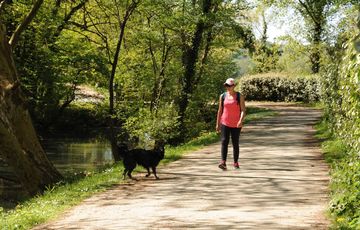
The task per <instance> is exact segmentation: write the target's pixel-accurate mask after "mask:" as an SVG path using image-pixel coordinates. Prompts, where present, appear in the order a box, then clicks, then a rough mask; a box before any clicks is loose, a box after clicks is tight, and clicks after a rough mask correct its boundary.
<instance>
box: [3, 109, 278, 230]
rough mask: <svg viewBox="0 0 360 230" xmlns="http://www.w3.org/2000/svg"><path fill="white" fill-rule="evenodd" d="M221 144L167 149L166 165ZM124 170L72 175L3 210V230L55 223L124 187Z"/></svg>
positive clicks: (203, 141) (252, 113) (208, 139)
mask: <svg viewBox="0 0 360 230" xmlns="http://www.w3.org/2000/svg"><path fill="white" fill-rule="evenodd" d="M273 115H276V113H275V112H273V111H271V110H266V109H260V108H251V107H250V108H249V109H248V116H247V118H246V123H247V122H249V121H253V120H257V119H262V118H264V117H268V116H273ZM217 141H219V136H218V134H217V133H216V132H208V133H204V134H203V135H201V136H200V137H198V138H196V139H194V140H192V141H190V142H188V143H186V144H184V145H181V146H178V147H169V148H166V157H165V159H164V160H163V161H162V164H167V163H170V162H172V161H175V160H178V159H180V158H181V156H182V155H184V154H185V153H186V152H189V151H194V150H197V149H200V148H202V147H203V146H206V145H209V144H212V143H215V142H217ZM122 170H123V166H122V165H121V164H116V165H114V166H111V167H108V168H106V169H104V170H101V171H98V172H96V173H91V172H88V173H84V174H81V175H72V177H68V178H67V179H66V180H65V181H62V182H60V183H58V184H57V185H55V186H53V187H50V188H48V189H47V190H46V191H45V193H44V194H43V195H40V196H37V197H34V198H32V199H30V200H27V201H25V202H22V203H20V204H18V205H17V206H16V208H14V209H12V210H7V211H6V210H4V209H2V208H1V207H0V228H1V229H30V228H31V227H33V226H36V225H38V224H41V223H44V222H47V221H49V220H52V219H55V218H56V217H58V216H59V215H60V214H61V213H63V212H64V211H65V210H67V209H69V208H71V207H73V206H75V205H77V204H79V203H80V202H81V201H83V200H84V199H86V198H88V197H90V196H91V195H93V194H95V193H98V192H102V191H105V190H106V189H108V188H109V187H111V186H114V185H116V184H121V183H124V182H123V181H122V180H121V174H122V173H121V172H122Z"/></svg>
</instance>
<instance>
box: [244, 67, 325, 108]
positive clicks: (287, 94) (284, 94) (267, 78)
mask: <svg viewBox="0 0 360 230" xmlns="http://www.w3.org/2000/svg"><path fill="white" fill-rule="evenodd" d="M320 88H321V87H320V79H319V77H318V76H317V75H310V76H292V75H288V74H285V73H267V74H258V75H250V76H244V77H241V78H240V92H241V93H242V94H244V95H245V97H246V100H250V101H251V100H256V101H286V102H290V101H292V102H306V103H308V102H315V101H319V99H320Z"/></svg>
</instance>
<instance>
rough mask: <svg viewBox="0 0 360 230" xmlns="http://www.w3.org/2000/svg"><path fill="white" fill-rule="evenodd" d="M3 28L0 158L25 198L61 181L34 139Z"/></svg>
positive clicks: (0, 47) (0, 45) (0, 41)
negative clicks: (22, 190) (11, 172)
mask: <svg viewBox="0 0 360 230" xmlns="http://www.w3.org/2000/svg"><path fill="white" fill-rule="evenodd" d="M4 28H5V27H4V26H3V25H2V23H1V22H0V158H1V159H3V160H4V161H5V162H6V163H7V164H8V165H9V166H10V167H11V168H12V170H13V173H14V175H16V180H17V181H19V182H20V183H21V184H22V187H23V188H24V189H25V190H26V193H27V194H28V195H35V194H37V193H39V192H41V191H43V190H44V189H45V187H46V186H48V185H50V184H52V183H55V182H57V181H59V179H61V175H60V173H59V172H58V171H57V170H56V169H55V168H54V166H53V165H52V164H51V163H50V161H49V160H48V158H47V156H46V154H45V152H44V150H43V148H42V147H41V145H40V142H39V140H38V138H37V136H36V133H35V129H34V127H33V124H32V122H31V119H30V116H29V113H28V110H27V108H26V104H25V99H24V97H23V93H22V91H21V88H20V82H19V78H18V76H17V72H16V68H15V64H14V60H13V56H12V51H11V47H10V45H9V41H8V39H7V38H6V35H5V34H6V31H5V29H4Z"/></svg>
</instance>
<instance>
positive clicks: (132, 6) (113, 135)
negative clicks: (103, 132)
mask: <svg viewBox="0 0 360 230" xmlns="http://www.w3.org/2000/svg"><path fill="white" fill-rule="evenodd" d="M139 3H140V1H134V0H133V1H132V2H131V3H130V5H129V6H128V8H127V9H126V12H125V14H124V18H123V20H122V22H121V23H120V33H119V37H118V41H117V45H116V50H115V54H114V60H113V61H112V68H111V74H110V79H109V115H110V118H109V120H110V124H109V126H110V143H111V151H112V155H113V157H114V160H115V161H120V160H121V157H120V153H119V150H118V148H117V138H116V132H115V123H116V118H115V115H116V114H115V109H114V80H115V73H116V68H117V64H118V60H119V56H120V51H121V44H122V41H123V39H124V34H125V27H126V23H127V22H128V20H129V18H130V16H131V14H132V13H133V12H134V10H135V9H136V7H137V6H138V4H139Z"/></svg>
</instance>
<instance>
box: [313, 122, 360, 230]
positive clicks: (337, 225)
mask: <svg viewBox="0 0 360 230" xmlns="http://www.w3.org/2000/svg"><path fill="white" fill-rule="evenodd" d="M316 129H317V134H316V136H317V138H319V139H320V140H321V141H322V143H321V148H322V152H323V154H324V157H325V160H326V162H327V163H329V165H330V168H331V170H330V204H329V207H328V213H329V216H330V219H331V221H332V226H330V229H360V193H359V191H360V182H359V179H360V162H359V156H358V155H356V154H351V151H350V149H349V148H348V146H347V145H346V143H344V142H343V140H341V139H339V138H337V137H336V136H335V135H333V134H332V132H331V130H330V128H329V126H328V124H327V123H326V121H325V120H322V121H321V122H319V123H318V124H317V126H316Z"/></svg>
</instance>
